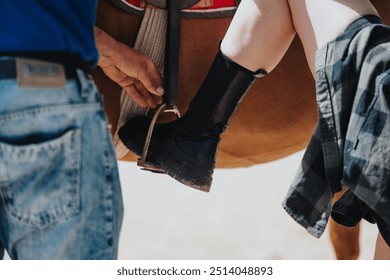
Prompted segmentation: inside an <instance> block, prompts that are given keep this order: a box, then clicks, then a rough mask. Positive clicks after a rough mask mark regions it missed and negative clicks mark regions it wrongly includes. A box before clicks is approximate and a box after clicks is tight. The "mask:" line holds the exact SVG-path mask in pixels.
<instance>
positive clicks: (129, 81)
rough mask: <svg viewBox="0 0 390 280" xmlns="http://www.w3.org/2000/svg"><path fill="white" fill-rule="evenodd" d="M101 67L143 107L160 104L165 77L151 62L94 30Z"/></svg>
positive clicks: (103, 33) (139, 53)
mask: <svg viewBox="0 0 390 280" xmlns="http://www.w3.org/2000/svg"><path fill="white" fill-rule="evenodd" d="M95 35H96V45H97V48H98V50H99V62H98V65H99V66H100V67H101V68H102V70H103V71H104V73H105V74H106V75H107V76H108V77H109V78H110V79H111V80H113V81H114V82H116V83H118V84H119V85H120V86H121V87H122V88H123V89H124V90H125V91H126V92H127V94H128V95H129V96H131V97H132V98H133V99H134V101H135V102H137V103H138V104H139V105H140V106H142V107H151V108H154V107H156V105H157V104H161V102H162V95H163V94H164V89H163V87H162V78H161V75H160V73H159V71H158V70H157V68H156V66H155V65H154V63H153V62H152V60H151V59H150V58H149V57H148V56H146V55H144V54H143V53H141V52H139V51H137V50H135V49H133V48H131V47H128V46H126V45H125V44H122V43H120V42H118V41H116V40H115V39H114V38H112V37H111V36H110V35H108V34H107V33H105V32H104V31H102V30H101V29H99V28H98V27H95Z"/></svg>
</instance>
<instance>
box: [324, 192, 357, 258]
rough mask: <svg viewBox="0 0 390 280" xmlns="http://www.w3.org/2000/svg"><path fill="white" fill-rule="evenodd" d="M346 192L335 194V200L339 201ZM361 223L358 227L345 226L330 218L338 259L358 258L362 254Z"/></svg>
mask: <svg viewBox="0 0 390 280" xmlns="http://www.w3.org/2000/svg"><path fill="white" fill-rule="evenodd" d="M343 193H344V192H339V193H336V194H335V197H334V199H333V201H337V200H338V199H339V198H340V197H341V195H342V194H343ZM359 236H360V224H358V225H357V226H356V227H352V228H350V227H345V226H342V225H340V224H338V223H336V222H335V221H334V220H333V219H332V218H331V219H330V220H329V237H330V241H331V242H332V246H333V249H334V252H335V255H336V258H337V259H338V260H356V259H357V258H358V257H359V254H360V244H359Z"/></svg>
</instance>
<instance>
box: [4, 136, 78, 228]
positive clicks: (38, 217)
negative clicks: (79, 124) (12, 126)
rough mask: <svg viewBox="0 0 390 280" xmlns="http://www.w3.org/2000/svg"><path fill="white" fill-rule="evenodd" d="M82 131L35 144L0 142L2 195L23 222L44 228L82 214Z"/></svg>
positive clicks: (13, 213) (10, 210)
mask: <svg viewBox="0 0 390 280" xmlns="http://www.w3.org/2000/svg"><path fill="white" fill-rule="evenodd" d="M80 138H81V131H80V130H79V129H72V130H69V131H67V132H66V133H64V134H63V135H61V136H60V137H58V138H56V139H53V140H49V141H45V142H42V143H36V144H27V145H13V144H9V143H2V142H0V194H1V196H2V199H3V203H4V205H5V208H6V209H7V212H8V213H9V215H10V216H11V217H13V218H14V219H16V220H18V221H19V222H20V223H24V224H29V225H31V226H34V227H38V228H43V227H45V226H47V225H50V224H54V223H58V222H61V221H63V220H66V219H67V218H69V217H71V216H74V215H76V214H78V213H79V212H80V156H81V151H80V142H81V141H80V140H81V139H80Z"/></svg>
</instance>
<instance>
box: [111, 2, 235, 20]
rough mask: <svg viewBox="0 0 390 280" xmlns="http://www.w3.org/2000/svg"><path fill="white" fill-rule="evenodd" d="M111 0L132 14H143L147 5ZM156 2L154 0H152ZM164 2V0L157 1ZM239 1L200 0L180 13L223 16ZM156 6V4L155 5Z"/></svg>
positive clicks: (231, 10)
mask: <svg viewBox="0 0 390 280" xmlns="http://www.w3.org/2000/svg"><path fill="white" fill-rule="evenodd" d="M111 2H112V3H113V4H114V5H115V6H117V7H118V8H120V9H122V10H123V11H126V12H128V13H130V14H133V15H143V14H144V13H145V9H146V7H147V6H148V2H149V3H150V2H153V1H145V0H111ZM154 2H156V1H154ZM157 2H165V1H157ZM239 2H240V1H237V0H200V1H198V2H197V3H195V4H194V5H192V6H190V7H188V8H185V9H183V10H182V15H183V16H185V17H223V16H231V15H233V14H234V12H235V10H236V7H237V5H238V3H239ZM157 7H158V6H157Z"/></svg>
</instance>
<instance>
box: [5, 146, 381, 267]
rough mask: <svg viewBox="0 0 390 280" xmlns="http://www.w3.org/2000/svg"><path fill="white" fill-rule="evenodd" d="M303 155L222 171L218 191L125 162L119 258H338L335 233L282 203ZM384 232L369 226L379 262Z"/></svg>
mask: <svg viewBox="0 0 390 280" xmlns="http://www.w3.org/2000/svg"><path fill="white" fill-rule="evenodd" d="M302 154H303V153H302V152H299V153H296V154H294V155H292V156H289V157H287V158H285V159H282V160H279V161H274V162H271V163H268V164H263V165H258V166H255V167H250V168H239V169H225V170H224V169H218V170H216V172H215V175H214V182H213V186H212V189H211V191H210V193H203V192H200V191H197V190H193V189H191V188H189V187H186V186H184V185H181V184H179V183H177V182H176V181H175V180H173V179H172V178H170V177H168V176H166V175H161V174H154V173H151V172H148V171H142V170H140V169H139V168H138V167H137V166H136V164H135V163H128V162H120V164H119V168H120V175H121V181H122V187H123V196H124V204H125V216H124V223H123V229H122V234H121V239H120V249H119V259H126V260H151V259H153V260H165V259H169V260H188V259H197V260H231V259H236V260H259V259H268V260H279V259H281V260H311V259H313V260H329V259H334V254H333V249H332V246H331V244H330V242H329V238H328V232H327V231H326V232H325V233H324V235H323V236H322V237H321V238H320V239H317V238H314V237H312V236H311V235H309V234H308V233H307V232H306V231H305V229H303V228H302V227H301V226H299V225H298V224H297V223H296V222H295V221H293V220H292V219H291V218H290V216H289V215H288V214H287V213H286V212H285V211H284V210H283V208H282V206H281V203H282V201H283V199H284V197H285V194H286V192H287V189H288V187H289V184H290V182H291V180H292V178H293V176H294V175H295V170H296V168H297V166H298V164H299V162H300V160H301V158H302ZM376 234H377V229H376V226H375V225H371V224H369V223H364V224H363V226H362V234H361V255H360V259H372V256H373V250H374V245H375V239H376ZM6 259H8V257H7V256H6Z"/></svg>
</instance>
